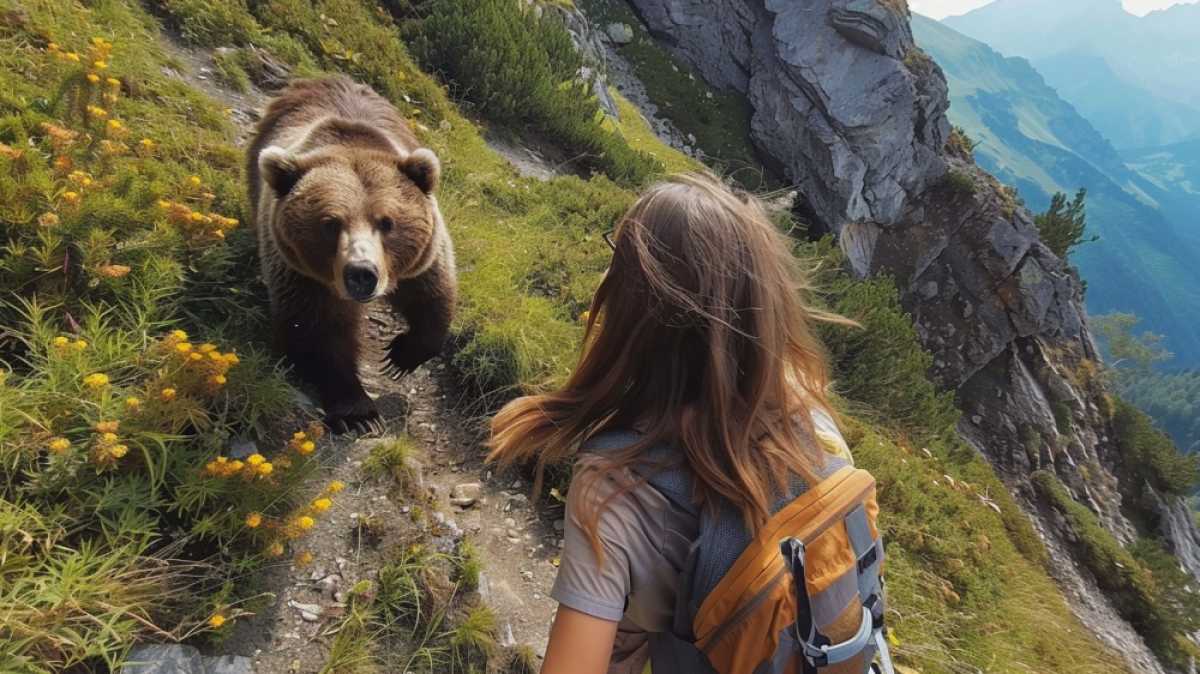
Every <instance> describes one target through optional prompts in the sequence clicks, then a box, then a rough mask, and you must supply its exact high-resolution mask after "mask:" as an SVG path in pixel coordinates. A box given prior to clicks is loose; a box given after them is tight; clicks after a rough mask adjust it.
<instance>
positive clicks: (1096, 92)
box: [945, 0, 1200, 149]
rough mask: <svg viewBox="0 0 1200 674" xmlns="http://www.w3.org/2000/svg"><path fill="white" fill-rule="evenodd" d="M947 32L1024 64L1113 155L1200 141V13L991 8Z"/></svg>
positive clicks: (1021, 5)
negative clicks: (1104, 141) (1109, 145)
mask: <svg viewBox="0 0 1200 674" xmlns="http://www.w3.org/2000/svg"><path fill="white" fill-rule="evenodd" d="M945 24H946V25H947V26H950V27H951V28H953V29H955V30H957V31H958V32H960V33H963V34H964V35H967V36H970V37H973V38H975V39H976V40H980V41H982V42H984V43H986V44H988V45H989V46H991V47H992V48H994V49H996V50H998V51H1000V52H1001V53H1003V54H1006V55H1008V56H1022V57H1025V58H1027V59H1029V60H1030V61H1031V62H1032V63H1033V65H1034V67H1035V68H1037V70H1038V71H1039V72H1041V73H1042V75H1044V76H1045V78H1046V81H1047V83H1048V84H1049V85H1050V86H1052V87H1054V89H1056V90H1057V91H1058V93H1059V94H1060V95H1061V96H1062V97H1063V98H1064V99H1066V100H1067V101H1068V102H1069V103H1071V104H1072V105H1074V106H1075V107H1076V108H1077V109H1078V110H1079V112H1080V113H1081V114H1082V115H1083V116H1084V117H1086V118H1087V119H1088V121H1090V122H1091V123H1092V124H1093V125H1094V126H1095V127H1096V128H1097V129H1098V130H1099V131H1100V132H1101V133H1102V134H1104V136H1105V137H1106V138H1108V139H1109V141H1110V142H1112V144H1113V145H1114V146H1115V147H1118V148H1121V149H1126V148H1134V147H1147V146H1157V145H1169V144H1172V143H1176V142H1179V141H1182V140H1188V139H1190V138H1193V137H1198V133H1200V78H1198V77H1196V72H1197V71H1198V69H1200V5H1196V4H1189V5H1176V6H1174V7H1172V8H1170V9H1166V10H1161V11H1157V12H1152V13H1150V14H1148V15H1146V16H1144V17H1137V16H1134V15H1133V14H1130V13H1129V12H1127V11H1125V9H1124V8H1123V7H1122V6H1121V0H1052V1H1051V0H997V1H996V2H993V3H991V4H989V5H987V6H985V7H982V8H980V9H977V10H975V11H972V12H969V13H967V14H964V15H962V16H956V17H949V18H947V19H946V20H945Z"/></svg>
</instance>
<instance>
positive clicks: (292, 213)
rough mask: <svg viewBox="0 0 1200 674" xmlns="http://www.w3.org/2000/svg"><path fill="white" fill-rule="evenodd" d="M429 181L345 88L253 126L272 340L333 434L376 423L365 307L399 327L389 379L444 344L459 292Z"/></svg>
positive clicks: (305, 86)
mask: <svg viewBox="0 0 1200 674" xmlns="http://www.w3.org/2000/svg"><path fill="white" fill-rule="evenodd" d="M440 174H441V164H440V163H439V161H438V158H437V157H436V156H435V155H434V153H433V152H432V151H430V150H429V149H427V148H423V147H421V146H420V144H419V143H418V142H417V139H416V136H414V135H413V132H412V130H411V129H410V128H409V126H408V124H407V122H405V120H404V119H403V118H402V117H401V115H400V113H399V112H398V111H397V110H396V109H395V108H394V107H393V106H392V105H391V104H390V103H388V101H386V100H385V99H384V98H383V97H382V96H380V95H379V94H377V93H375V92H374V91H372V90H371V89H370V88H369V87H367V86H364V85H361V84H358V83H356V82H354V81H353V80H350V79H349V78H346V77H328V78H321V79H311V80H300V81H296V82H293V83H292V84H291V85H289V86H288V87H287V88H286V89H285V90H284V91H282V92H281V93H280V95H279V96H278V97H276V98H275V99H274V100H272V101H271V103H270V105H269V106H268V107H267V110H266V113H265V115H264V116H263V118H262V120H261V121H260V122H259V124H258V128H257V130H256V132H255V136H254V138H253V140H252V142H251V144H250V149H249V151H248V156H247V178H248V183H249V185H248V186H249V193H250V204H251V207H252V208H253V212H254V215H255V221H256V226H257V232H258V255H259V260H260V262H261V264H262V274H263V279H264V281H265V282H266V285H267V289H268V294H269V297H270V303H271V322H272V333H273V340H274V343H275V347H276V348H277V349H278V350H279V351H281V352H282V353H284V354H285V355H286V356H287V357H288V359H289V360H290V361H291V363H292V365H293V367H294V369H295V372H296V373H297V374H298V375H299V376H300V377H301V379H303V380H304V381H306V382H308V383H310V384H312V385H313V386H314V387H315V388H316V390H317V393H318V395H319V397H320V400H321V405H322V407H324V410H325V414H326V423H328V424H329V425H330V427H331V428H332V429H333V430H334V431H335V432H345V431H347V430H366V429H368V428H370V427H372V426H374V425H375V423H376V422H377V421H378V420H379V411H378V409H377V408H376V406H375V403H374V402H373V401H372V400H371V399H370V398H369V397H367V393H366V391H364V390H363V387H362V383H361V382H360V381H359V378H358V362H359V353H360V344H359V332H360V328H361V324H362V320H363V312H364V307H365V305H366V304H367V303H369V302H371V301H373V300H376V299H380V298H382V299H384V300H386V301H387V302H388V304H390V305H391V306H392V307H393V308H394V309H395V310H396V311H398V312H399V313H401V314H403V315H404V317H405V319H406V321H407V323H408V331H407V332H403V333H401V334H399V335H397V336H396V337H395V338H393V339H392V340H391V343H390V344H389V345H388V348H387V355H386V358H385V361H386V362H388V365H389V368H388V372H389V374H391V375H392V376H393V377H399V376H400V375H402V374H404V373H406V372H411V371H412V370H414V369H416V368H417V367H418V366H420V365H421V364H422V363H424V362H425V361H427V360H429V359H430V358H433V357H434V356H436V355H437V354H438V353H439V352H440V351H441V349H442V346H443V344H444V343H445V341H446V338H447V336H448V333H449V329H450V320H451V317H452V315H453V312H454V303H455V295H456V284H457V280H456V277H455V268H454V250H453V247H452V245H451V242H450V235H449V233H448V232H447V231H446V224H445V222H444V221H443V220H442V215H441V212H440V210H439V208H438V203H437V198H436V197H435V196H434V192H435V191H436V190H437V187H438V179H439V177H440Z"/></svg>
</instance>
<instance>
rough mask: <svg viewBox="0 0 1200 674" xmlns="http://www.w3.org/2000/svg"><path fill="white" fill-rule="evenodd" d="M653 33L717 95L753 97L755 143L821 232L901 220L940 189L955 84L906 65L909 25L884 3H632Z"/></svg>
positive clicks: (782, 0)
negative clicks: (911, 203)
mask: <svg viewBox="0 0 1200 674" xmlns="http://www.w3.org/2000/svg"><path fill="white" fill-rule="evenodd" d="M632 3H633V4H634V5H635V6H636V7H637V9H638V13H639V14H640V15H641V16H642V18H643V19H644V20H645V22H646V24H647V26H648V28H649V29H650V31H651V32H652V34H654V35H663V36H669V43H670V45H671V46H672V48H673V50H674V51H675V53H676V54H677V55H679V56H680V57H682V58H683V59H684V60H686V61H687V62H689V63H690V64H691V65H693V66H694V67H695V68H696V69H697V70H698V71H699V72H700V74H701V75H703V76H704V79H705V80H707V81H708V83H709V84H710V85H712V86H713V87H714V88H716V89H733V90H735V91H738V92H741V93H743V94H745V95H746V97H747V99H748V101H749V103H750V106H751V108H752V109H753V117H752V119H751V135H752V136H753V138H754V140H755V144H756V145H757V146H758V147H759V148H762V149H763V150H764V151H765V152H767V153H768V154H770V155H771V156H772V157H773V158H774V159H776V160H777V161H778V162H779V163H780V164H781V165H782V166H783V167H784V168H785V169H786V171H787V173H788V176H789V177H790V178H792V179H793V180H794V181H796V184H797V185H798V186H799V187H800V192H801V193H802V194H803V195H804V196H805V197H806V199H807V202H808V205H809V206H810V207H811V209H812V211H813V212H814V213H815V215H816V217H817V219H818V220H819V221H820V223H821V224H822V225H823V226H824V227H825V228H826V229H829V230H832V231H839V230H840V229H841V228H842V226H843V225H845V224H847V223H850V222H871V223H875V224H877V225H881V226H890V225H894V224H896V223H898V222H899V221H900V220H901V217H902V216H903V214H904V209H905V207H906V206H907V205H908V200H909V195H914V194H919V193H920V192H922V191H923V190H924V189H925V188H926V187H928V186H930V185H933V184H935V183H936V182H937V181H938V180H939V179H940V178H941V176H942V174H943V173H944V171H945V163H944V162H943V160H942V159H941V157H940V153H941V150H942V148H943V146H944V145H945V142H946V138H947V137H948V135H949V132H950V125H949V123H948V122H947V121H946V116H945V112H946V109H947V108H948V106H949V103H948V99H947V97H946V92H947V86H946V81H945V78H944V77H943V76H942V74H941V71H940V69H938V68H937V66H936V65H934V64H933V62H932V61H929V60H928V59H924V60H923V61H921V60H919V59H916V57H914V62H919V63H920V64H921V65H924V64H925V63H928V64H929V66H930V67H929V72H928V73H920V74H917V73H913V72H912V71H910V69H909V67H908V66H907V65H906V60H907V58H908V56H909V54H910V53H913V52H915V50H916V47H915V46H914V43H913V38H912V32H911V30H910V28H909V25H908V21H907V17H905V16H903V15H902V14H901V13H898V12H895V11H893V10H891V9H889V8H888V7H886V6H885V3H880V2H877V1H876V0H811V1H809V2H786V1H785V0H632Z"/></svg>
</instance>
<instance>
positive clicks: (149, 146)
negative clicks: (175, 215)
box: [138, 138, 171, 208]
mask: <svg viewBox="0 0 1200 674" xmlns="http://www.w3.org/2000/svg"><path fill="white" fill-rule="evenodd" d="M138 146H139V147H141V148H142V150H143V151H144V152H146V153H150V152H154V149H155V148H156V147H158V144H157V143H155V142H154V141H152V140H150V139H149V138H143V139H141V140H139V141H138ZM163 204H166V206H163ZM158 205H159V206H161V207H162V208H167V207H169V206H170V205H171V202H169V201H162V200H160V201H159V202H158Z"/></svg>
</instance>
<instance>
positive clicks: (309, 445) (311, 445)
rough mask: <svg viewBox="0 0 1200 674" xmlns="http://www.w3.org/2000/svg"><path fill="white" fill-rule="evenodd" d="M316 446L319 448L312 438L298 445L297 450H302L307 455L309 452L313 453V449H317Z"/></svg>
mask: <svg viewBox="0 0 1200 674" xmlns="http://www.w3.org/2000/svg"><path fill="white" fill-rule="evenodd" d="M316 448H317V445H316V443H315V442H313V441H312V440H305V441H304V442H302V443H300V444H299V445H297V446H296V451H297V452H300V453H301V454H305V455H307V454H312V453H313V450H315V449H316Z"/></svg>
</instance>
